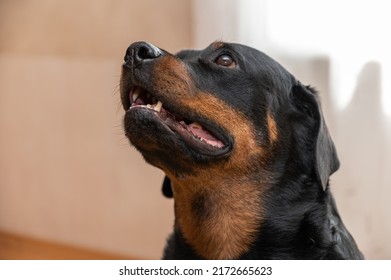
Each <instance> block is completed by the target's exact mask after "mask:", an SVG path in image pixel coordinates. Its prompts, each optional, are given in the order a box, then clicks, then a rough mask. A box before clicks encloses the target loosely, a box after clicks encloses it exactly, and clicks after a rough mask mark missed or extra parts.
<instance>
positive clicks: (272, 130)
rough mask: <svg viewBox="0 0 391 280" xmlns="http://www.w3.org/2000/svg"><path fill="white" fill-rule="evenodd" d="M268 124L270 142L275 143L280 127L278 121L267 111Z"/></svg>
mask: <svg viewBox="0 0 391 280" xmlns="http://www.w3.org/2000/svg"><path fill="white" fill-rule="evenodd" d="M267 126H268V130H269V137H270V144H273V143H275V142H276V141H277V139H278V128H277V123H276V121H275V120H274V118H273V116H272V114H271V113H270V112H268V113H267Z"/></svg>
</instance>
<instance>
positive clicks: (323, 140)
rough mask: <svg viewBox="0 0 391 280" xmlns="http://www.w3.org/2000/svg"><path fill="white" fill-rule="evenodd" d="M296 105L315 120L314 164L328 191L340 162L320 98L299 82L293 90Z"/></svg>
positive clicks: (311, 89)
mask: <svg viewBox="0 0 391 280" xmlns="http://www.w3.org/2000/svg"><path fill="white" fill-rule="evenodd" d="M292 94H293V98H294V101H295V104H296V105H297V107H299V109H300V110H301V111H302V112H304V113H305V114H306V115H309V116H310V117H311V118H313V119H314V120H315V128H314V137H313V138H314V147H313V154H314V162H315V172H316V177H317V181H318V183H319V184H320V185H321V186H322V187H323V190H326V188H327V185H328V181H329V177H330V175H331V174H333V173H334V172H335V171H337V170H338V168H339V160H338V156H337V151H336V149H335V146H334V143H333V141H332V139H331V137H330V134H329V132H328V129H327V126H326V123H325V120H324V117H323V113H322V109H321V104H320V101H319V97H318V95H317V93H316V91H315V90H314V89H313V88H311V87H309V86H304V85H302V84H301V83H300V82H297V83H296V84H295V85H294V87H293V89H292Z"/></svg>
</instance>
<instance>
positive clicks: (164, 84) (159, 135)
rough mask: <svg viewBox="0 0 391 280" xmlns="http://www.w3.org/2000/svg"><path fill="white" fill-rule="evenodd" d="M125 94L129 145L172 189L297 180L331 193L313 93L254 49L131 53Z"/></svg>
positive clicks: (329, 157) (327, 147) (327, 144)
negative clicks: (282, 177) (185, 184)
mask: <svg viewBox="0 0 391 280" xmlns="http://www.w3.org/2000/svg"><path fill="white" fill-rule="evenodd" d="M120 92H121V100H122V104H123V107H124V109H125V111H126V114H125V118H124V128H125V134H126V136H127V137H128V138H129V140H130V142H131V143H132V144H133V145H134V146H135V147H136V148H137V149H138V150H139V151H140V152H141V154H142V155H143V157H144V158H145V160H146V161H147V162H149V163H150V164H152V165H155V166H157V167H158V168H160V169H162V170H163V171H164V172H165V173H166V174H167V175H168V177H169V178H170V179H178V180H186V178H193V179H194V178H197V180H198V181H199V180H200V179H202V180H205V181H207V180H210V179H211V178H214V179H215V180H218V179H222V180H223V179H224V178H227V177H231V178H248V176H254V175H253V174H258V175H257V178H256V179H257V180H261V181H262V180H264V181H267V180H268V181H275V180H278V177H279V175H278V174H281V173H284V172H285V173H291V174H294V173H295V172H296V173H298V174H300V173H306V174H309V176H313V177H314V180H316V181H317V182H318V183H319V185H320V186H322V187H323V189H325V188H326V186H327V183H328V178H329V176H330V174H332V173H333V172H335V171H336V170H337V169H338V166H339V163H338V158H337V155H336V151H335V148H334V144H333V142H332V140H331V138H330V136H329V133H328V130H327V127H326V125H325V123H324V119H323V115H322V112H321V108H320V103H319V100H318V96H317V94H316V93H315V91H314V90H312V89H311V88H310V87H306V86H303V85H302V84H301V83H300V82H299V81H297V80H296V79H295V78H294V77H293V76H292V75H291V74H290V73H289V72H287V71H286V70H285V69H284V68H283V67H282V66H281V65H280V64H278V63H277V62H276V61H274V60H273V59H271V58H270V57H268V56H267V55H265V54H264V53H262V52H260V51H257V50H255V49H253V48H250V47H247V46H244V45H239V44H230V43H223V42H215V43H213V44H211V45H210V46H208V47H207V48H206V49H204V50H200V51H196V50H185V51H181V52H179V53H177V54H175V55H173V54H170V53H169V52H167V51H165V50H162V49H159V48H157V47H155V46H153V45H151V44H149V43H145V42H137V43H133V44H132V45H130V46H129V48H128V49H127V51H126V55H125V63H124V64H123V67H122V76H121V84H120ZM266 178H267V179H266ZM194 180H195V179H194ZM202 180H201V181H202ZM243 180H245V179H243ZM165 185H166V187H168V188H169V182H168V181H166V184H165ZM168 194H169V193H168Z"/></svg>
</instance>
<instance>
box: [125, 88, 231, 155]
mask: <svg viewBox="0 0 391 280" xmlns="http://www.w3.org/2000/svg"><path fill="white" fill-rule="evenodd" d="M125 93H126V94H125ZM121 95H122V103H123V106H124V109H125V111H127V113H128V112H131V111H132V110H149V111H150V112H151V113H154V115H155V116H156V117H157V119H156V121H159V122H161V123H162V124H163V125H164V126H165V127H166V129H167V130H169V131H171V133H174V134H175V135H177V136H179V137H180V138H181V139H182V140H183V142H185V144H186V145H187V146H188V147H190V148H191V149H192V150H194V151H195V152H197V153H199V154H202V155H208V156H215V157H216V156H222V155H225V154H227V153H228V152H229V151H230V150H231V147H232V145H231V143H232V141H230V140H229V137H227V136H226V135H227V134H226V133H225V132H224V131H223V129H222V128H220V127H219V126H217V125H216V124H214V123H212V122H210V121H209V120H206V121H205V120H203V119H202V118H198V117H196V118H195V119H193V118H192V120H191V121H186V120H188V118H187V116H186V115H188V114H187V112H184V110H182V109H181V108H177V107H178V105H174V104H171V103H169V102H166V100H165V98H164V96H159V97H157V95H158V94H154V93H152V92H150V91H148V90H147V89H145V88H143V87H140V86H134V85H133V86H132V87H131V88H130V89H129V90H124V91H121ZM124 96H126V98H124ZM149 102H150V103H151V104H149ZM185 121H186V122H185Z"/></svg>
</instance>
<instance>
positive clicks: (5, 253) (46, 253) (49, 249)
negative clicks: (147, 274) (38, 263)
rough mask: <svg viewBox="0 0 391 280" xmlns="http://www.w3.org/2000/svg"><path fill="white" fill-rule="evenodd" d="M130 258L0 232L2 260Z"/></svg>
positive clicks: (0, 257) (0, 258)
mask: <svg viewBox="0 0 391 280" xmlns="http://www.w3.org/2000/svg"><path fill="white" fill-rule="evenodd" d="M122 259H134V258H130V257H129V256H120V255H115V254H107V253H104V252H98V251H94V250H88V249H83V248H78V247H73V246H67V245H63V244H58V243H54V242H47V241H42V240H36V239H33V238H29V237H23V236H18V235H13V234H9V233H3V232H0V260H122Z"/></svg>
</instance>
